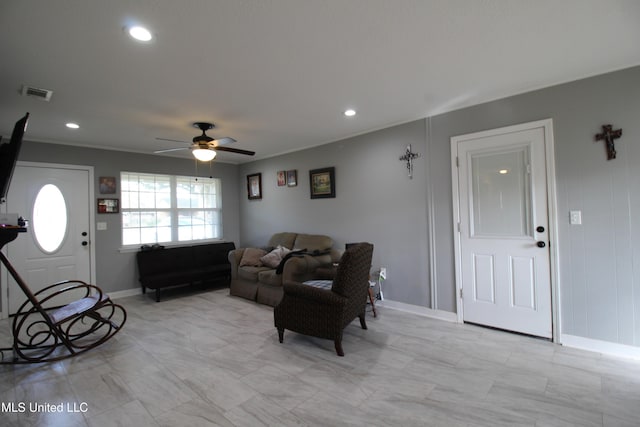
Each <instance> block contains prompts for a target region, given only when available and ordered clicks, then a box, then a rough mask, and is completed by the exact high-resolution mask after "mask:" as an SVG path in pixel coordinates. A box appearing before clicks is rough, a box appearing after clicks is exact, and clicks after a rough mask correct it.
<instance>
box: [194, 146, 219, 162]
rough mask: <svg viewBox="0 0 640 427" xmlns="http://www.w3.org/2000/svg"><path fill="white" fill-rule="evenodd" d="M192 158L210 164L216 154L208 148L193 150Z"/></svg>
mask: <svg viewBox="0 0 640 427" xmlns="http://www.w3.org/2000/svg"><path fill="white" fill-rule="evenodd" d="M191 152H192V153H193V157H195V158H196V159H198V160H200V161H201V162H210V161H211V160H213V159H214V158H215V157H216V152H215V151H214V150H211V149H209V148H193V149H192V150H191Z"/></svg>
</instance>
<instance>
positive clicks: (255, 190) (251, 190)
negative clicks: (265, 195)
mask: <svg viewBox="0 0 640 427" xmlns="http://www.w3.org/2000/svg"><path fill="white" fill-rule="evenodd" d="M247 195H248V197H249V200H257V199H262V174H261V173H254V174H252V175H247Z"/></svg>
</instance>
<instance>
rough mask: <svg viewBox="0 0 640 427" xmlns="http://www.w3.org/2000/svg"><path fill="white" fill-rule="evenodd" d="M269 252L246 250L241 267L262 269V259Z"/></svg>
mask: <svg viewBox="0 0 640 427" xmlns="http://www.w3.org/2000/svg"><path fill="white" fill-rule="evenodd" d="M266 254H267V251H265V250H263V249H258V248H246V249H245V250H244V252H243V253H242V259H240V267H245V266H250V267H262V262H261V261H260V258H261V257H263V256H265V255H266Z"/></svg>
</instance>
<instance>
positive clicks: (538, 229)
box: [536, 225, 544, 233]
mask: <svg viewBox="0 0 640 427" xmlns="http://www.w3.org/2000/svg"><path fill="white" fill-rule="evenodd" d="M536 231H537V232H538V233H544V227H543V226H541V225H539V226H538V227H536Z"/></svg>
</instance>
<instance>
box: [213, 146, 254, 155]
mask: <svg viewBox="0 0 640 427" xmlns="http://www.w3.org/2000/svg"><path fill="white" fill-rule="evenodd" d="M213 149H214V150H217V151H228V152H229V153H237V154H246V155H247V156H253V155H254V154H256V153H255V151H249V150H241V149H239V148H231V147H220V146H218V147H213Z"/></svg>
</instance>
